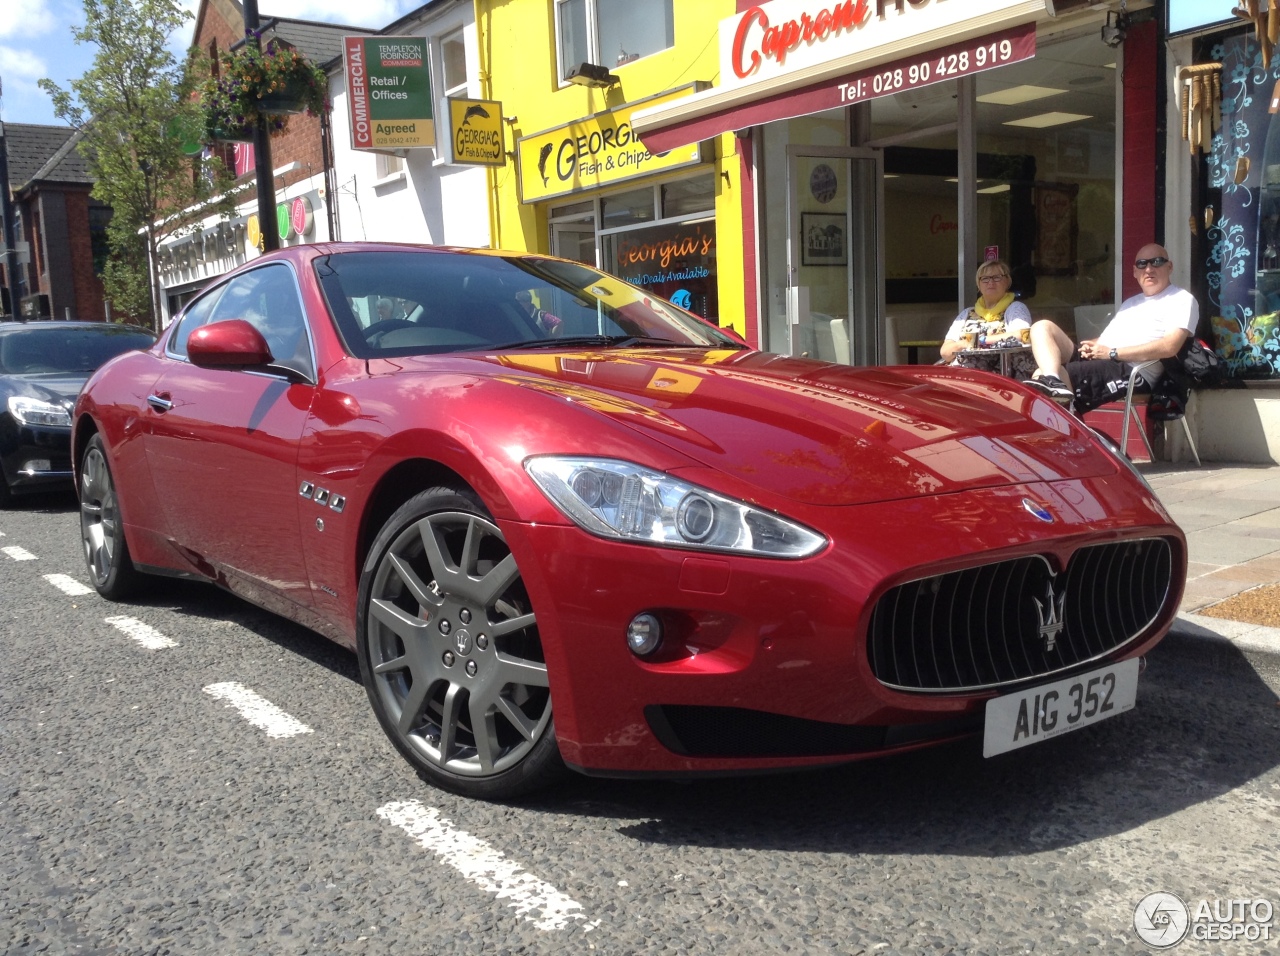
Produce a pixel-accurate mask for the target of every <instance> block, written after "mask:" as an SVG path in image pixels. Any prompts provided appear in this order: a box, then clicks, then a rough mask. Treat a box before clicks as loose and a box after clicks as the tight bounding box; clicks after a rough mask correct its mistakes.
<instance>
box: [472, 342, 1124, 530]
mask: <svg viewBox="0 0 1280 956" xmlns="http://www.w3.org/2000/svg"><path fill="white" fill-rule="evenodd" d="M481 361H484V362H487V363H490V364H492V365H494V366H497V367H498V368H500V369H501V373H500V374H502V375H503V376H505V377H506V378H507V380H508V381H510V382H511V383H513V384H516V385H519V386H521V387H524V388H532V389H540V390H544V391H547V392H549V393H552V394H554V395H556V396H557V397H559V398H561V399H568V400H570V401H573V402H575V403H577V404H579V405H582V406H586V407H588V408H591V409H593V410H594V411H595V412H597V413H598V414H600V415H604V416H606V417H608V418H610V419H612V420H613V421H616V422H619V423H621V424H623V425H625V426H626V427H628V428H631V429H634V430H635V431H638V432H642V433H644V434H646V435H648V436H650V437H651V438H654V439H657V440H658V441H660V442H662V443H664V444H665V445H667V446H669V447H670V448H672V449H674V450H676V451H678V452H680V453H682V454H683V455H685V456H687V457H689V458H691V459H693V460H694V461H696V462H698V463H700V464H702V465H705V466H707V467H710V468H714V469H717V470H719V471H721V472H724V473H726V474H729V475H732V476H734V477H736V478H737V479H739V480H741V481H743V482H746V483H749V484H750V485H753V486H755V487H757V488H759V489H761V490H762V491H765V492H768V493H770V494H774V495H781V496H783V497H786V498H789V499H792V500H795V501H801V502H805V503H808V504H815V505H846V504H865V503H872V502H877V501H888V500H894V499H900V498H911V497H916V496H922V495H935V494H940V493H947V492H951V491H964V490H969V489H975V488H990V487H996V486H1001V485H1010V484H1020V483H1024V482H1031V481H1055V480H1061V479H1080V478H1088V477H1098V476H1101V475H1108V474H1114V473H1115V471H1116V463H1115V462H1114V460H1112V459H1111V457H1110V456H1109V455H1108V454H1107V453H1106V452H1104V451H1102V450H1101V449H1100V448H1099V447H1098V445H1097V444H1096V442H1095V441H1094V440H1092V439H1091V438H1090V437H1089V436H1088V433H1087V431H1086V430H1085V429H1084V427H1083V426H1082V425H1081V424H1080V422H1079V421H1078V420H1077V419H1075V418H1074V417H1073V416H1071V415H1069V414H1067V413H1065V412H1064V411H1063V410H1062V409H1060V408H1059V407H1058V406H1057V405H1056V404H1054V403H1053V402H1051V401H1049V400H1048V399H1046V398H1044V397H1042V396H1039V395H1037V394H1035V393H1033V392H1032V391H1031V390H1030V389H1027V388H1025V387H1023V386H1020V385H1017V384H1015V383H1013V382H1010V381H1009V380H1007V379H1001V378H998V377H996V376H994V375H989V374H987V373H983V372H972V371H968V370H965V369H952V368H942V367H934V366H897V367H885V368H851V367H849V366H844V365H831V364H827V363H822V362H816V361H811V360H808V359H793V358H786V357H782V356H778V355H773V354H771V353H766V352H754V351H735V350H719V351H708V350H701V349H668V350H652V349H650V350H633V351H629V350H615V351H599V352H576V353H554V354H549V353H545V352H527V353H525V352H515V353H505V354H501V355H491V356H486V357H484V358H483V359H481ZM495 371H496V369H495Z"/></svg>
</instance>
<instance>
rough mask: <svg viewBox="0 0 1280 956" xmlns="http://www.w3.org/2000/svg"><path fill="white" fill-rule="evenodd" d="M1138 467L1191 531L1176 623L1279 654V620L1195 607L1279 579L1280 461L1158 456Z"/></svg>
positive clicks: (1184, 629) (1182, 629) (1186, 630)
mask: <svg viewBox="0 0 1280 956" xmlns="http://www.w3.org/2000/svg"><path fill="white" fill-rule="evenodd" d="M1138 470H1139V471H1141V472H1142V473H1143V475H1145V476H1146V479H1147V481H1148V482H1150V483H1151V487H1152V488H1154V489H1155V491H1156V494H1157V495H1158V496H1159V497H1160V501H1161V503H1162V504H1163V505H1164V506H1165V508H1167V509H1168V511H1169V513H1170V514H1171V515H1173V518H1174V520H1175V521H1177V522H1178V524H1179V525H1180V526H1181V528H1182V530H1183V532H1184V533H1185V534H1186V536H1187V546H1188V558H1189V565H1188V568H1187V587H1186V591H1185V592H1184V593H1183V597H1182V604H1181V606H1180V611H1181V613H1180V614H1179V616H1178V621H1177V623H1176V624H1175V625H1174V628H1173V629H1174V631H1176V632H1177V633H1180V634H1185V635H1188V636H1194V637H1216V638H1223V639H1227V640H1230V641H1232V642H1233V643H1234V644H1236V645H1238V646H1240V647H1241V649H1243V650H1254V651H1260V652H1263V653H1271V654H1277V655H1280V628H1275V627H1262V626H1261V625H1257V624H1249V623H1245V622H1241V621H1231V620H1225V619H1222V618H1216V617H1209V616H1207V615H1200V614H1196V613H1195V612H1196V611H1198V610H1200V609H1202V608H1204V607H1207V606H1208V605H1211V604H1216V603H1217V602H1218V601H1222V600H1224V599H1226V598H1229V597H1231V596H1232V595H1234V594H1239V593H1240V592H1241V591H1247V590H1250V589H1251V588H1255V587H1258V586H1259V585H1263V584H1277V583H1280V465H1244V464H1225V463H1218V462H1206V463H1205V464H1204V466H1203V467H1201V468H1197V467H1196V466H1195V465H1194V464H1183V463H1178V464H1170V463H1168V462H1152V463H1141V464H1139V465H1138Z"/></svg>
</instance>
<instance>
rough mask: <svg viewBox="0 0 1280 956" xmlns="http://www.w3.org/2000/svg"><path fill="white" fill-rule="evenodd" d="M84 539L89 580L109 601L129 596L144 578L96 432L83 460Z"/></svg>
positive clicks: (82, 525) (82, 519) (82, 507)
mask: <svg viewBox="0 0 1280 956" xmlns="http://www.w3.org/2000/svg"><path fill="white" fill-rule="evenodd" d="M79 492H80V539H81V541H83V542H84V561H85V566H86V567H87V568H88V570H89V580H90V581H92V582H93V586H94V587H95V588H96V589H97V591H98V593H99V594H101V595H102V596H103V597H104V598H106V599H107V600H109V601H119V600H121V599H123V598H126V597H128V596H129V595H130V594H132V593H133V592H134V591H135V590H137V587H138V584H139V582H140V580H141V575H140V574H139V573H138V571H137V569H136V568H135V567H134V566H133V561H132V560H131V559H130V558H129V545H128V542H126V541H125V538H124V523H123V522H122V521H121V520H120V507H119V503H118V501H117V498H116V486H115V481H114V480H113V479H112V477H111V466H110V465H108V464H107V451H106V446H104V445H103V443H102V438H101V436H98V435H94V436H93V437H92V438H90V439H89V444H88V446H87V447H86V448H85V450H84V455H83V456H82V457H81V459H80V487H79Z"/></svg>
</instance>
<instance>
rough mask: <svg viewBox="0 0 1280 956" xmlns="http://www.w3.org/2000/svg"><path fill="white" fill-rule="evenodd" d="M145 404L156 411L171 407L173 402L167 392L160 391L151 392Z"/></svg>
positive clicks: (163, 410)
mask: <svg viewBox="0 0 1280 956" xmlns="http://www.w3.org/2000/svg"><path fill="white" fill-rule="evenodd" d="M147 404H148V405H150V406H151V407H152V408H154V409H155V410H156V411H157V412H167V411H168V410H169V409H171V408H173V402H171V401H170V400H169V393H168V392H161V393H159V394H157V393H155V392H152V393H151V394H150V395H148V396H147Z"/></svg>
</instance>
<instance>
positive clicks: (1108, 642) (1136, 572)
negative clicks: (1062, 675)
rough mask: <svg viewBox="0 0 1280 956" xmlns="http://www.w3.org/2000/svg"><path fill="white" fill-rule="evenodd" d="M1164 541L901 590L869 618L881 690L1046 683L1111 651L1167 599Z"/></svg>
mask: <svg viewBox="0 0 1280 956" xmlns="http://www.w3.org/2000/svg"><path fill="white" fill-rule="evenodd" d="M1172 568H1173V556H1172V552H1171V550H1170V547H1169V542H1168V541H1167V540H1166V539H1164V538H1144V539H1141V540H1137V541H1121V542H1115V543H1111V544H1099V545H1091V546H1089V547H1085V548H1081V549H1080V550H1078V551H1076V552H1075V554H1073V555H1072V556H1071V560H1070V562H1069V563H1068V564H1067V567H1066V570H1065V571H1064V572H1063V573H1061V574H1058V575H1055V574H1054V573H1053V568H1052V567H1051V566H1050V565H1049V562H1048V561H1047V560H1046V559H1045V558H1044V557H1042V556H1040V555H1032V556H1030V557H1026V558H1015V559H1013V560H1011V561H1000V562H998V563H995V564H984V565H981V566H979V567H975V568H966V569H964V570H963V571H952V572H949V573H947V574H939V575H937V576H935V577H930V578H923V579H921V580H919V581H911V582H909V583H907V584H902V585H899V586H898V587H896V588H893V589H892V590H890V591H889V592H888V593H886V594H885V595H884V596H883V597H882V598H880V600H879V601H878V602H876V607H875V610H874V611H873V612H872V615H871V624H870V627H869V628H868V634H867V653H868V655H869V657H870V661H871V670H872V673H874V674H875V676H876V677H877V678H878V679H879V680H880V682H881V683H883V684H886V685H887V686H889V687H895V688H899V689H904V690H924V691H947V692H953V691H962V690H978V689H982V688H989V687H997V686H1000V685H1002V684H1010V683H1015V682H1017V681H1022V680H1026V679H1027V678H1031V677H1044V676H1046V675H1049V674H1054V673H1057V672H1058V671H1062V670H1066V669H1067V668H1070V667H1074V666H1075V665H1077V664H1081V663H1084V662H1086V661H1091V660H1095V659H1097V658H1099V657H1102V656H1103V655H1105V654H1107V653H1109V652H1110V651H1112V650H1114V649H1115V648H1117V647H1120V646H1121V645H1122V644H1125V643H1126V642H1128V641H1129V640H1131V639H1132V638H1134V637H1137V636H1138V635H1139V634H1140V633H1141V632H1142V631H1143V630H1145V629H1146V628H1147V626H1148V625H1149V624H1151V622H1152V621H1154V620H1155V619H1156V617H1157V615H1158V614H1159V613H1160V609H1161V607H1162V606H1163V605H1164V602H1165V599H1166V598H1167V597H1168V594H1169V584H1170V577H1171V575H1172Z"/></svg>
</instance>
